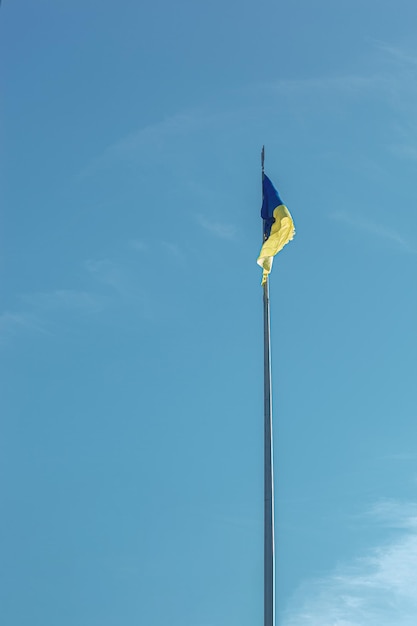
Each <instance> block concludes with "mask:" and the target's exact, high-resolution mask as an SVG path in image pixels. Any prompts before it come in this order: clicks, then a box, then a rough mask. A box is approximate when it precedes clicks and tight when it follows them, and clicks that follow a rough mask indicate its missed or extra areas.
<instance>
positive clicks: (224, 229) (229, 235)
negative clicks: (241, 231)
mask: <svg viewBox="0 0 417 626" xmlns="http://www.w3.org/2000/svg"><path fill="white" fill-rule="evenodd" d="M197 219H198V223H199V224H200V226H202V227H203V228H204V230H207V231H208V232H209V233H211V234H212V235H214V236H215V237H218V238H219V239H236V235H237V231H236V227H235V226H234V225H233V224H227V223H225V222H218V221H215V220H209V219H207V218H206V217H204V216H202V215H199V216H198V218H197Z"/></svg>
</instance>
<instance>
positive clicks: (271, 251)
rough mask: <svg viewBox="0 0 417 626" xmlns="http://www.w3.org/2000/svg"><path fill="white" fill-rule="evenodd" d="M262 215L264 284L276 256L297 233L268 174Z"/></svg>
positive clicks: (261, 263)
mask: <svg viewBox="0 0 417 626" xmlns="http://www.w3.org/2000/svg"><path fill="white" fill-rule="evenodd" d="M262 196H263V197H262V209H261V217H262V219H263V221H264V245H263V246H262V249H261V252H260V254H259V257H258V261H257V263H258V265H260V266H261V267H262V268H263V270H264V273H263V276H262V285H264V284H265V282H266V279H267V278H268V274H269V273H270V271H271V269H272V261H273V260H274V256H275V255H276V254H277V253H278V252H279V251H280V250H282V248H283V247H284V246H285V244H287V243H288V242H289V241H291V239H292V238H293V237H294V235H295V228H294V222H293V221H292V217H291V214H290V212H289V210H288V209H287V207H286V206H285V204H283V202H282V200H281V198H280V197H279V193H278V191H277V190H276V189H275V187H274V185H273V184H272V183H271V181H270V180H269V178H268V176H265V175H264V177H263V181H262Z"/></svg>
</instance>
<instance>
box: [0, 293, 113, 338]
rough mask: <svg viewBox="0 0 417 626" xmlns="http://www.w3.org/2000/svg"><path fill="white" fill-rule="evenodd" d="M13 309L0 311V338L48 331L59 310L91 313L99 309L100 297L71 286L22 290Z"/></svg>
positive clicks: (100, 304)
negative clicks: (22, 292) (48, 289)
mask: <svg viewBox="0 0 417 626" xmlns="http://www.w3.org/2000/svg"><path fill="white" fill-rule="evenodd" d="M18 302H19V306H18V307H16V309H15V310H9V311H4V312H3V313H1V314H0V342H1V343H3V344H4V343H5V342H7V340H9V339H11V338H13V337H15V336H17V335H19V334H21V333H23V332H35V333H38V334H44V335H49V334H51V332H52V331H51V323H52V319H53V318H54V317H55V316H56V315H57V314H58V313H59V314H60V315H62V314H68V313H75V312H77V313H78V314H80V313H82V314H91V313H95V312H97V311H99V310H101V309H102V307H103V300H102V298H100V297H99V296H98V295H96V294H93V293H89V292H86V291H77V290H73V289H56V290H52V291H44V292H34V293H26V294H22V295H20V296H19V297H18Z"/></svg>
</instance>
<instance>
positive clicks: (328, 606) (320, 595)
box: [282, 501, 417, 626]
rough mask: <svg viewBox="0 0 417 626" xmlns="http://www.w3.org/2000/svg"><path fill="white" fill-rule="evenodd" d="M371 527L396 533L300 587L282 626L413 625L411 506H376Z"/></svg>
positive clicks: (416, 535)
mask: <svg viewBox="0 0 417 626" xmlns="http://www.w3.org/2000/svg"><path fill="white" fill-rule="evenodd" d="M368 517H370V518H371V519H372V520H373V522H374V523H376V524H378V525H384V526H385V527H386V528H387V529H390V530H391V532H392V531H393V530H395V531H396V535H395V538H393V537H392V536H391V538H390V539H389V540H387V542H386V543H384V544H383V545H380V546H378V547H376V548H374V549H372V550H369V552H368V553H367V554H365V555H364V556H362V557H361V558H358V559H356V560H355V561H354V562H352V563H348V564H345V565H342V566H340V567H338V568H337V569H336V570H335V571H334V572H332V573H330V574H329V575H328V576H327V577H323V578H321V579H318V580H313V581H310V582H307V583H305V584H304V586H303V587H302V588H300V589H299V590H298V592H297V593H296V594H295V596H294V598H293V599H292V601H291V603H290V605H289V607H288V608H287V610H286V612H285V614H284V619H283V622H282V624H283V626H392V625H393V624H395V626H414V625H415V624H416V623H417V594H416V589H417V505H416V504H415V503H395V502H390V501H385V502H381V503H377V504H376V505H375V506H374V507H373V508H372V510H371V511H370V513H369V514H368Z"/></svg>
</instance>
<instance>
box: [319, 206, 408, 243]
mask: <svg viewBox="0 0 417 626" xmlns="http://www.w3.org/2000/svg"><path fill="white" fill-rule="evenodd" d="M329 218H330V219H333V220H336V221H338V222H342V223H344V224H347V225H348V226H350V227H352V228H355V229H356V230H358V231H362V232H365V233H368V234H370V235H372V236H374V237H377V238H379V239H385V240H386V241H390V242H391V243H395V244H396V245H397V246H399V247H400V248H401V249H402V250H403V251H405V252H409V253H415V252H416V251H415V250H414V249H413V248H412V247H411V246H410V244H409V243H408V242H407V241H406V240H405V239H404V238H403V237H402V236H401V235H400V234H399V233H398V232H397V231H395V230H393V229H390V228H386V227H385V226H381V225H380V224H376V223H375V222H372V221H371V220H366V219H363V218H360V217H357V216H355V217H352V216H351V215H348V214H347V213H345V212H344V211H336V212H335V213H331V214H330V215H329Z"/></svg>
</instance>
